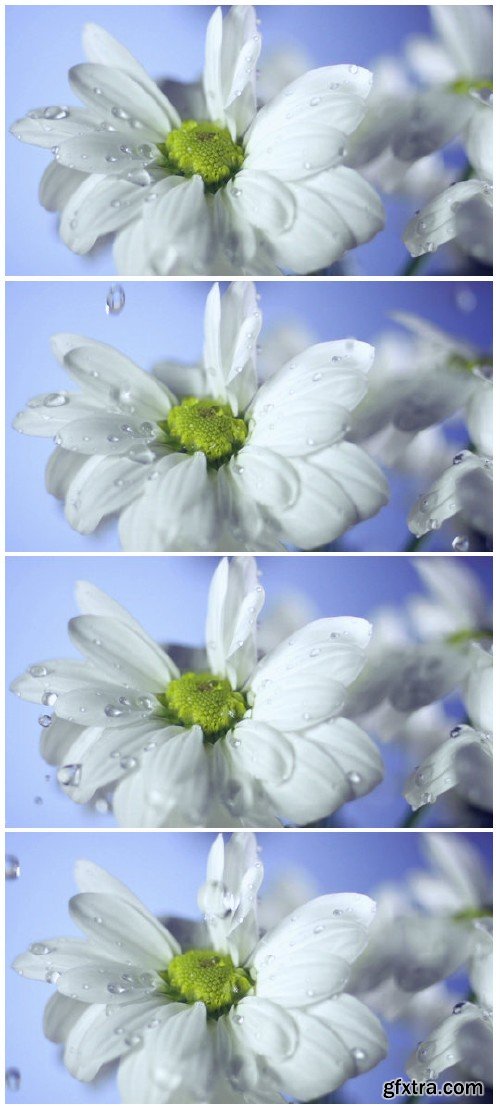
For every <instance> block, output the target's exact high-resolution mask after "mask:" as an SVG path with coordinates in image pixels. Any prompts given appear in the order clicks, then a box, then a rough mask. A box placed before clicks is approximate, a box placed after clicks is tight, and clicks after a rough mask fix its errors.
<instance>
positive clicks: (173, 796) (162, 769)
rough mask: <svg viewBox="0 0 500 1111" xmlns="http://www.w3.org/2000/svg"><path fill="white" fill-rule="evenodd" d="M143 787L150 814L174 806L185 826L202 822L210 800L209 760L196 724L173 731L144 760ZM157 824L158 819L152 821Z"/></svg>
mask: <svg viewBox="0 0 500 1111" xmlns="http://www.w3.org/2000/svg"><path fill="white" fill-rule="evenodd" d="M142 772H143V777H144V790H145V796H146V801H147V802H148V803H149V806H150V810H151V813H152V815H154V814H156V815H158V816H159V815H161V814H165V813H167V814H168V811H169V809H173V808H175V810H176V812H177V813H178V814H180V815H182V818H183V821H184V822H185V824H187V825H189V824H190V825H202V824H203V823H204V819H205V813H206V811H207V809H208V805H209V801H210V791H211V787H212V784H211V780H210V761H209V757H208V755H207V752H206V748H205V745H204V742H203V734H202V731H201V729H200V728H199V726H196V725H195V726H194V728H193V729H190V730H186V731H183V732H181V731H178V730H177V731H176V735H175V736H173V737H172V738H171V739H170V740H169V741H168V742H167V743H165V744H161V745H159V746H158V747H157V748H156V749H155V750H153V751H152V752H151V753H148V754H147V758H146V759H145V760H144V762H143V769H142ZM152 824H154V825H156V824H157V821H155V822H154V823H152Z"/></svg>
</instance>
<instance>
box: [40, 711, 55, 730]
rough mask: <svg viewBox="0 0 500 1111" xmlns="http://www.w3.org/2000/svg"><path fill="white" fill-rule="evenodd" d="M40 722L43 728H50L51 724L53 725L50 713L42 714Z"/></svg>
mask: <svg viewBox="0 0 500 1111" xmlns="http://www.w3.org/2000/svg"><path fill="white" fill-rule="evenodd" d="M38 724H39V725H41V727H42V729H48V728H49V725H52V718H51V716H50V714H42V716H41V718H38Z"/></svg>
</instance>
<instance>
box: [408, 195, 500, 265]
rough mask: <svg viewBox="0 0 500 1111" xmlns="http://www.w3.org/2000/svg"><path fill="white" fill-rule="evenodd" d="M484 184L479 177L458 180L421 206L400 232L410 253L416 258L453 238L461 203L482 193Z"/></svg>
mask: <svg viewBox="0 0 500 1111" xmlns="http://www.w3.org/2000/svg"><path fill="white" fill-rule="evenodd" d="M485 188H489V187H485V186H484V183H483V182H481V181H477V180H471V181H458V182H456V184H455V185H450V187H449V188H448V189H445V190H444V191H443V192H442V193H440V194H439V195H438V196H437V197H435V198H434V200H432V201H430V202H429V204H427V205H426V206H425V208H422V209H421V210H420V212H419V213H418V214H417V215H416V216H414V217H413V220H410V223H409V224H408V225H407V227H406V228H405V232H404V235H403V239H404V242H405V243H406V246H407V247H408V250H409V252H410V254H411V255H413V257H414V258H416V257H418V256H419V255H425V254H428V253H429V252H430V251H435V250H436V248H437V247H440V246H441V245H442V244H443V243H448V242H449V240H450V239H455V237H456V235H457V232H458V216H459V213H460V209H461V207H462V206H463V205H466V204H467V203H468V202H469V201H471V200H472V199H473V198H475V197H478V196H480V195H483V196H484V195H485Z"/></svg>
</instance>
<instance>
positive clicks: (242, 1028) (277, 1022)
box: [228, 995, 299, 1062]
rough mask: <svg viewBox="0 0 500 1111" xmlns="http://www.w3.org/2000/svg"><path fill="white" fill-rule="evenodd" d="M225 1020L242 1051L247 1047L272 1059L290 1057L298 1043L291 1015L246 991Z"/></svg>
mask: <svg viewBox="0 0 500 1111" xmlns="http://www.w3.org/2000/svg"><path fill="white" fill-rule="evenodd" d="M228 1021H229V1022H230V1023H231V1030H232V1034H233V1037H234V1038H235V1039H236V1041H237V1042H239V1046H240V1049H241V1052H242V1053H243V1054H244V1053H245V1050H246V1049H247V1047H249V1048H250V1049H251V1051H252V1052H253V1053H257V1054H259V1055H261V1056H265V1057H269V1058H270V1059H271V1060H272V1061H273V1062H274V1061H275V1060H277V1061H279V1060H281V1059H282V1058H283V1057H289V1056H290V1054H291V1053H293V1052H294V1050H295V1048H296V1046H297V1042H298V1038H299V1035H298V1029H297V1024H296V1022H295V1019H294V1017H293V1015H292V1014H290V1012H289V1011H286V1010H285V1009H284V1007H280V1006H278V1005H277V1004H276V1003H272V1002H271V1000H270V999H264V998H263V997H262V998H261V997H259V996H251V995H247V997H246V998H245V999H242V1000H241V1003H239V1004H238V1006H237V1007H235V1008H234V1010H233V1011H230V1013H229V1016H228Z"/></svg>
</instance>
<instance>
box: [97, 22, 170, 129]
mask: <svg viewBox="0 0 500 1111" xmlns="http://www.w3.org/2000/svg"><path fill="white" fill-rule="evenodd" d="M83 47H84V50H85V53H86V55H87V58H88V59H89V61H90V62H94V63H95V64H96V65H102V66H105V67H109V66H111V67H112V68H116V69H118V70H122V71H123V72H124V73H128V74H130V76H131V77H133V78H134V80H135V81H138V82H139V84H140V85H142V87H143V88H144V90H145V91H146V92H147V93H149V95H150V96H151V97H153V98H154V99H155V100H156V102H157V104H159V106H160V107H161V108H162V109H163V111H164V112H165V113H166V114H167V115H168V116H169V117H170V120H171V124H172V126H173V127H178V126H179V122H180V121H179V117H178V115H177V113H176V111H175V109H174V108H173V107H172V105H171V104H170V102H169V101H168V100H167V98H166V97H165V96H164V95H163V93H162V92H161V91H160V89H159V88H158V85H157V84H156V82H155V81H152V80H151V78H150V77H149V75H148V73H147V72H146V70H145V69H144V68H143V66H141V65H140V63H139V62H138V61H136V59H135V58H134V56H133V54H131V53H130V52H129V51H128V50H127V49H126V47H125V46H122V44H121V43H120V42H118V40H117V39H115V38H113V35H110V34H109V32H108V31H105V30H104V27H99V26H98V24H97V23H86V24H85V26H84V29H83Z"/></svg>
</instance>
